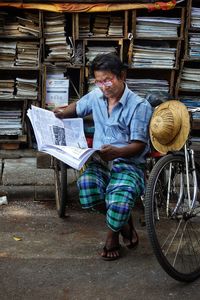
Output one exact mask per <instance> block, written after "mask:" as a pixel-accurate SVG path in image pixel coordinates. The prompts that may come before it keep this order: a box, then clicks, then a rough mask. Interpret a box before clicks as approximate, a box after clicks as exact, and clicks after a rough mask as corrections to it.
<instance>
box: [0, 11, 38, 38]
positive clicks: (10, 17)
mask: <svg viewBox="0 0 200 300" xmlns="http://www.w3.org/2000/svg"><path fill="white" fill-rule="evenodd" d="M0 33H1V35H4V36H6V37H7V36H11V37H13V36H14V37H24V36H33V37H39V35H40V29H39V13H38V12H36V13H30V12H25V13H21V12H19V14H17V15H15V14H9V13H7V12H4V11H1V12H0Z"/></svg>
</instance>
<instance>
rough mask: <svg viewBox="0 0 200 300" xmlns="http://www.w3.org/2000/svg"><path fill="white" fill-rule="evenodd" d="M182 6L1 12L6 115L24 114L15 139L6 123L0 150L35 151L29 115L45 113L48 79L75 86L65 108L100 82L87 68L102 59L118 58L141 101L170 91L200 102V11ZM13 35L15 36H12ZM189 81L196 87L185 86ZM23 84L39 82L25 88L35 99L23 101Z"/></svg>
mask: <svg viewBox="0 0 200 300" xmlns="http://www.w3.org/2000/svg"><path fill="white" fill-rule="evenodd" d="M184 6H185V4H183V5H182V6H176V7H175V8H174V9H172V10H165V11H162V10H155V11H151V12H149V11H147V10H144V9H136V10H130V11H118V12H99V13H97V12H96V13H68V12H67V13H56V12H47V11H40V10H37V11H31V12H30V11H28V10H25V9H11V8H7V9H5V10H2V11H1V12H0V21H1V23H2V24H4V25H5V24H6V25H9V26H10V27H9V26H7V27H4V28H3V31H2V29H1V27H0V112H1V111H2V110H11V111H12V110H13V111H15V110H16V109H19V110H20V118H18V119H19V121H20V124H21V128H20V129H19V130H18V133H17V131H16V134H14V133H13V134H10V135H5V134H3V131H2V129H1V124H2V122H1V119H0V147H1V145H4V144H5V143H7V142H9V143H10V141H12V143H13V144H14V143H15V144H16V147H18V146H19V145H20V144H21V143H22V142H23V143H25V145H26V146H28V145H29V147H30V146H31V145H30V139H31V138H30V136H31V133H30V128H27V127H28V124H27V123H26V111H27V109H28V108H29V107H30V105H31V104H34V105H38V106H41V107H43V108H47V104H46V96H47V94H46V91H47V88H46V80H47V77H48V76H49V75H50V74H52V73H54V74H55V73H60V74H62V75H63V76H64V78H66V79H68V80H69V101H68V99H66V104H67V103H70V102H71V101H77V99H79V98H80V97H81V96H83V95H84V94H85V93H87V92H88V91H90V90H91V89H92V88H93V85H94V79H93V78H91V77H90V74H89V63H90V62H91V60H92V59H93V58H94V57H95V55H96V54H98V53H105V52H110V51H113V52H115V53H116V54H117V55H119V57H120V58H121V60H122V61H123V62H124V63H126V64H128V70H127V84H128V86H129V87H130V89H132V90H133V91H135V92H137V93H138V94H139V95H141V96H145V95H146V94H148V93H151V92H158V93H160V91H164V92H166V93H170V94H171V95H172V96H174V97H175V98H177V99H180V100H181V101H183V100H188V101H189V100H190V101H199V92H200V88H199V86H200V84H199V81H200V80H199V78H200V37H199V36H200V25H199V23H198V18H197V19H196V18H195V19H194V17H193V15H192V12H193V7H195V8H197V10H198V8H199V9H200V3H199V1H198V0H188V1H187V7H184ZM10 16H15V17H14V19H13V17H10ZM36 16H37V17H36ZM31 18H32V19H31ZM27 19H28V20H29V21H27ZM113 20H114V22H113ZM19 22H21V23H20V24H18V23H19ZM27 22H28V23H27ZM27 24H28V25H30V26H29V29H27V28H26V27H28V25H27ZM194 24H195V27H194V26H193V25H194ZM9 28H10V29H12V30H14V31H11V33H10V34H8V30H9ZM16 28H17V29H16ZM19 29H20V30H21V31H23V32H21V31H19ZM3 32H4V33H5V34H4V35H3ZM2 44H3V45H4V48H5V45H6V47H7V49H8V48H9V47H10V52H9V53H10V54H9V57H10V60H11V61H10V63H9V64H8V63H7V64H5V63H3V61H4V59H5V58H4V56H3V55H4V51H3V50H1V49H3V48H2V47H1V45H2ZM9 44H10V45H9ZM34 49H35V50H34ZM34 51H35V52H34ZM36 53H37V54H36ZM31 57H32V58H31ZM33 57H35V61H34V59H33ZM30 60H32V61H31V62H30ZM185 74H188V75H187V76H188V77H189V81H190V83H191V82H192V85H190V86H189V85H188V84H186V85H185V76H186V75H185ZM17 78H22V79H27V80H31V79H32V80H33V79H35V80H36V82H37V87H36V88H35V87H34V84H35V83H34V82H32V83H31V82H28V81H27V82H25V83H24V84H21V86H24V85H25V86H26V85H29V88H30V89H31V93H30V94H29V95H27V94H25V95H24V96H22V94H18V90H19V91H20V90H21V88H20V86H18V84H17ZM194 78H195V80H194ZM5 80H9V81H5ZM31 84H32V86H31ZM194 84H196V85H194ZM3 88H5V90H2V89H3ZM12 88H13V91H12ZM20 93H21V92H20ZM20 95H21V96H20ZM193 103H194V102H193ZM0 116H1V115H0ZM3 118H4V120H5V117H3ZM7 120H9V117H8V118H7ZM1 133H2V134H1Z"/></svg>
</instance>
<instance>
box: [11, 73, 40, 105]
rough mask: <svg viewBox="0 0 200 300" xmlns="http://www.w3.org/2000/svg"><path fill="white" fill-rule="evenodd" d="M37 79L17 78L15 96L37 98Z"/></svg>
mask: <svg viewBox="0 0 200 300" xmlns="http://www.w3.org/2000/svg"><path fill="white" fill-rule="evenodd" d="M37 85H38V84H37V79H28V78H19V77H18V78H16V89H17V92H16V96H15V98H25V99H32V100H37V97H38V90H37Z"/></svg>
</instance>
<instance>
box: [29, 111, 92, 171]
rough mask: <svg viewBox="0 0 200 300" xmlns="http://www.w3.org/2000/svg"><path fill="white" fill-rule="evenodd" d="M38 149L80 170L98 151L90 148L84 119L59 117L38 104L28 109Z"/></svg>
mask: <svg viewBox="0 0 200 300" xmlns="http://www.w3.org/2000/svg"><path fill="white" fill-rule="evenodd" d="M27 115H28V117H29V119H30V121H31V124H32V127H33V130H34V134H35V138H36V141H37V146H38V150H39V151H42V152H45V153H48V154H50V155H52V156H54V157H56V158H57V159H59V160H61V161H63V162H64V163H66V164H67V165H69V166H71V167H72V168H74V169H77V170H80V169H81V168H82V167H83V165H84V164H85V162H86V161H87V160H88V159H89V157H90V156H91V155H92V154H93V153H94V152H95V151H96V150H95V149H92V148H88V146H87V141H86V138H85V134H84V127H83V119H81V118H76V119H62V120H61V119H58V118H56V117H55V115H54V113H53V112H52V111H48V110H45V109H42V108H39V107H36V106H31V109H28V112H27Z"/></svg>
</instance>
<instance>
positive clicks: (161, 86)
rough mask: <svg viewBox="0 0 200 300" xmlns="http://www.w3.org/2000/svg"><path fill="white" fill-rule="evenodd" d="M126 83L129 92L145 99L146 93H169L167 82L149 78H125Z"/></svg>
mask: <svg viewBox="0 0 200 300" xmlns="http://www.w3.org/2000/svg"><path fill="white" fill-rule="evenodd" d="M126 83H127V85H128V87H129V88H130V90H132V91H133V92H135V93H137V94H138V95H140V96H141V97H145V96H146V95H147V94H148V93H156V92H160V91H162V92H166V93H168V92H169V82H168V81H167V80H162V79H161V80H159V79H149V78H142V79H139V78H136V79H134V78H127V79H126Z"/></svg>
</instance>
